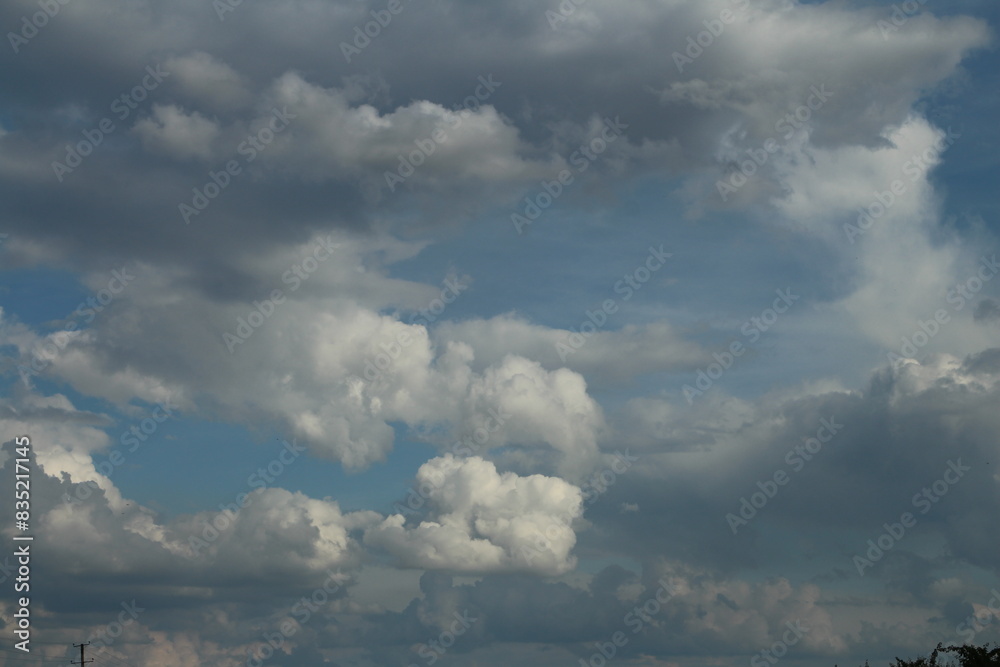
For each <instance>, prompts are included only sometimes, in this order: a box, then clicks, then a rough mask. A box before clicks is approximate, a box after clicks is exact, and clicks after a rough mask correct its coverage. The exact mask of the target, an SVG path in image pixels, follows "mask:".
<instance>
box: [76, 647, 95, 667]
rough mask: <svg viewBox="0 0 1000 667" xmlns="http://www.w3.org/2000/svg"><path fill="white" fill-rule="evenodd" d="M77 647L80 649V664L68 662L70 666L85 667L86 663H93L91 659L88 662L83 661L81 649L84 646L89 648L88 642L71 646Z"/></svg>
mask: <svg viewBox="0 0 1000 667" xmlns="http://www.w3.org/2000/svg"><path fill="white" fill-rule="evenodd" d="M77 646H79V647H80V662H77V661H76V660H71V661H70V664H71V665H80V667H85V665H86V664H87V663H88V662H94V659H93V658H91V659H90V660H84V659H83V648H84V647H85V646H90V642H87V643H86V644H73V648H76V647H77Z"/></svg>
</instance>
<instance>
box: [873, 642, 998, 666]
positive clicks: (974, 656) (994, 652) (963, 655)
mask: <svg viewBox="0 0 1000 667" xmlns="http://www.w3.org/2000/svg"><path fill="white" fill-rule="evenodd" d="M941 653H955V654H957V655H958V666H959V667H1000V646H997V647H995V648H993V649H990V647H989V644H983V645H982V646H955V645H952V646H945V645H944V644H942V643H939V644H938V645H937V647H936V648H935V649H934V650H933V651H931V655H930V657H929V658H916V659H915V660H902V659H900V658H896V664H895V665H890V667H938V655H940V654H941ZM948 664H949V665H951V664H954V663H948ZM865 667H868V662H867V661H865Z"/></svg>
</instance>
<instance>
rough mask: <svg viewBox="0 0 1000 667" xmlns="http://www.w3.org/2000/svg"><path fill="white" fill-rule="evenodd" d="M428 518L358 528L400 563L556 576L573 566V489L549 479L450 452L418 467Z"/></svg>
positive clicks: (578, 505)
mask: <svg viewBox="0 0 1000 667" xmlns="http://www.w3.org/2000/svg"><path fill="white" fill-rule="evenodd" d="M416 488H417V489H419V490H422V491H425V492H426V498H427V500H428V502H429V505H430V508H431V513H430V516H428V517H426V518H423V519H421V520H420V521H419V523H417V524H416V525H413V526H409V525H407V523H406V517H404V516H403V515H401V514H395V515H392V516H389V517H387V518H386V519H385V520H384V521H383V522H382V523H381V524H379V525H378V526H374V527H372V528H369V529H368V530H367V531H366V532H365V544H366V545H368V546H370V547H373V548H380V549H384V550H386V551H388V552H389V553H390V554H392V555H393V556H394V557H395V558H396V559H397V561H398V562H399V563H400V564H401V565H403V566H404V567H421V568H427V569H434V570H448V571H452V572H469V573H488V572H493V573H497V572H534V573H537V574H549V575H554V574H561V573H563V572H566V571H568V570H570V569H571V568H573V567H574V565H575V564H576V559H575V558H574V557H573V556H571V555H570V552H571V551H572V549H573V545H574V544H575V543H576V535H575V533H574V531H573V528H572V525H571V524H572V522H573V519H575V518H577V517H579V516H580V515H581V513H582V494H581V492H580V489H579V488H577V487H575V486H573V485H571V484H569V483H567V482H564V481H563V480H561V479H558V478H554V477H545V476H544V475H529V476H525V477H521V476H518V475H516V474H514V473H510V472H508V473H502V474H500V473H498V472H497V470H496V467H495V466H494V465H493V464H492V463H490V462H489V461H486V460H484V459H482V458H479V457H471V458H467V459H459V458H456V457H454V456H452V455H450V454H446V455H445V456H443V457H440V458H436V459H432V460H430V461H428V462H427V463H425V464H424V465H422V466H421V467H420V470H419V471H418V472H417V481H416Z"/></svg>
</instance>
